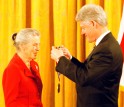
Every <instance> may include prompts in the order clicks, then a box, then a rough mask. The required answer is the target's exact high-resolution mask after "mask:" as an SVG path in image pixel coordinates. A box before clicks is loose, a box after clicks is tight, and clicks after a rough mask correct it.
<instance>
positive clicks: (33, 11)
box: [0, 0, 124, 107]
mask: <svg viewBox="0 0 124 107" xmlns="http://www.w3.org/2000/svg"><path fill="white" fill-rule="evenodd" d="M88 3H95V4H99V5H101V6H102V7H103V8H104V9H105V11H106V13H107V16H108V28H109V29H110V30H111V31H112V32H113V34H114V36H115V38H117V36H118V31H119V25H120V20H121V15H122V14H121V13H122V0H114V2H113V0H0V78H1V79H0V107H5V105H4V96H3V90H2V74H3V71H4V69H5V67H6V66H7V64H8V63H9V61H10V59H11V58H12V56H13V54H14V53H15V49H14V46H13V43H12V40H11V35H12V34H13V33H14V32H18V31H19V30H20V29H21V28H25V27H32V28H35V29H37V30H39V31H40V33H41V44H40V45H41V46H40V52H39V54H38V57H37V62H38V63H39V66H40V74H41V78H42V82H43V92H42V102H43V105H44V107H76V90H75V83H73V82H72V81H70V80H69V79H67V78H66V77H64V76H62V75H60V93H58V92H57V85H58V82H59V81H58V76H57V73H56V72H55V62H54V61H52V60H51V59H50V51H51V47H52V46H53V45H55V46H60V45H64V46H66V47H67V48H68V49H69V50H70V52H71V53H72V55H73V56H75V57H77V58H78V59H79V60H80V61H83V60H84V59H85V58H86V57H87V56H88V54H89V53H90V51H91V50H92V48H93V44H89V43H87V41H86V40H85V38H84V37H81V36H80V26H79V23H76V21H75V15H76V13H77V11H78V10H79V9H80V7H81V6H83V5H84V4H88ZM121 91H122V90H121ZM120 96H121V97H120V98H119V105H120V107H124V105H123V106H122V94H120ZM123 102H124V101H123Z"/></svg>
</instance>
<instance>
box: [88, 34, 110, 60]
mask: <svg viewBox="0 0 124 107" xmlns="http://www.w3.org/2000/svg"><path fill="white" fill-rule="evenodd" d="M111 36H112V33H111V32H110V33H108V34H107V35H105V37H104V38H103V39H102V40H101V41H100V43H99V44H98V45H97V46H95V48H94V49H93V50H92V52H91V53H90V54H89V56H88V57H87V59H86V61H89V60H90V58H91V56H92V55H93V53H94V52H95V50H97V47H98V46H99V45H100V44H101V43H103V42H104V41H106V40H107V39H108V38H110V37H111Z"/></svg>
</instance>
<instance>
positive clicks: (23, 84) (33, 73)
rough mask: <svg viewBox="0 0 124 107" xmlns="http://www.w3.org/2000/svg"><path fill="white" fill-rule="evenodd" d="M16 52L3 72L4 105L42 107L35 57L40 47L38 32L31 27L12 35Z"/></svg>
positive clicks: (40, 83) (11, 106)
mask: <svg viewBox="0 0 124 107" xmlns="http://www.w3.org/2000/svg"><path fill="white" fill-rule="evenodd" d="M12 40H13V42H14V46H15V47H16V53H15V55H14V56H13V58H12V59H11V61H10V63H9V64H8V66H7V67H6V69H5V71H4V74H3V80H2V83H3V91H4V97H5V105H6V107H43V105H42V102H41V93H42V81H41V77H40V74H39V67H38V64H37V62H35V61H34V60H35V58H36V56H37V53H38V51H39V47H40V34H39V32H38V31H37V30H35V29H32V28H25V29H22V30H21V31H20V32H18V33H15V34H13V35H12Z"/></svg>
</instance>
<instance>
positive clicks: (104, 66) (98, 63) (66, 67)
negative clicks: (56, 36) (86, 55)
mask: <svg viewBox="0 0 124 107" xmlns="http://www.w3.org/2000/svg"><path fill="white" fill-rule="evenodd" d="M112 61H113V58H112V54H111V52H109V51H105V50H104V51H101V52H97V53H95V54H93V55H92V56H91V57H90V59H88V60H87V61H85V62H84V63H81V62H80V61H78V60H77V59H75V58H72V60H71V61H70V60H68V59H66V57H64V56H63V57H61V58H60V60H59V62H58V64H57V66H56V70H57V71H58V72H60V73H61V74H63V75H65V76H66V77H67V78H69V79H71V80H72V81H73V82H75V83H77V84H80V85H86V84H93V83H95V82H96V81H99V79H102V77H103V76H105V75H106V74H107V73H108V72H109V71H110V70H111V64H112Z"/></svg>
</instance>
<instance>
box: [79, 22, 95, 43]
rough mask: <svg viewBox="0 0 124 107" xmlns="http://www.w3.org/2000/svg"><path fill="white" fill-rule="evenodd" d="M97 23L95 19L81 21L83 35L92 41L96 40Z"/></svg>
mask: <svg viewBox="0 0 124 107" xmlns="http://www.w3.org/2000/svg"><path fill="white" fill-rule="evenodd" d="M95 23H96V22H93V21H86V22H84V21H81V22H80V27H81V35H83V36H85V37H86V38H87V40H88V42H90V43H91V42H95V41H96V36H97V32H96V27H95Z"/></svg>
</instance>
